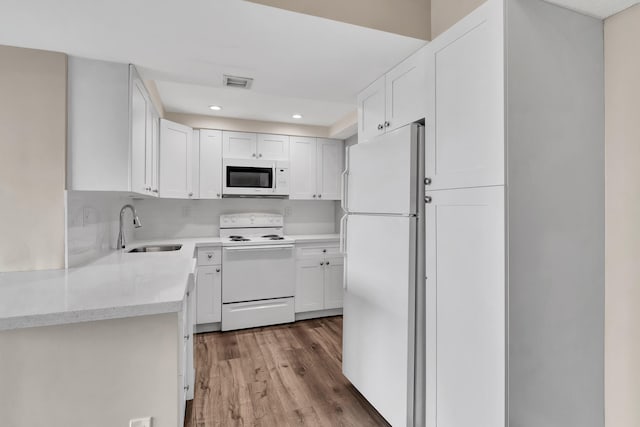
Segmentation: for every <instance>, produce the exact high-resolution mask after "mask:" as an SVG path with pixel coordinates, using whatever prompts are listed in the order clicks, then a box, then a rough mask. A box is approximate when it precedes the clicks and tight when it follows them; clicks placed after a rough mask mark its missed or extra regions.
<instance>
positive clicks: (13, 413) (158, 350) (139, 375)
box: [0, 313, 179, 427]
mask: <svg viewBox="0 0 640 427" xmlns="http://www.w3.org/2000/svg"><path fill="white" fill-rule="evenodd" d="M178 391H179V390H178V317H177V315H176V314H175V313H172V314H163V315H157V316H145V317H135V318H129V319H116V320H104V321H97V322H86V323H76V324H72V325H61V326H47V327H40V328H27V329H18V330H14V331H4V332H0V426H7V427H8V426H11V427H34V426H47V427H71V426H91V427H116V426H117V427H126V426H128V425H129V420H130V419H131V418H138V417H145V416H153V426H154V427H175V426H176V425H177V420H178Z"/></svg>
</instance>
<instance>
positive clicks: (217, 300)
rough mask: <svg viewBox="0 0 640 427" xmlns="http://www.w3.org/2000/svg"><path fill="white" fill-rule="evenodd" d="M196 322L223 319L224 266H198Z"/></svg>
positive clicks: (212, 321)
mask: <svg viewBox="0 0 640 427" xmlns="http://www.w3.org/2000/svg"><path fill="white" fill-rule="evenodd" d="M196 289H197V292H196V295H197V297H196V298H197V303H196V305H197V307H196V323H197V324H198V325H201V324H204V323H216V322H220V321H221V320H222V317H221V316H222V311H221V310H222V266H220V265H216V266H202V267H198V281H197V287H196Z"/></svg>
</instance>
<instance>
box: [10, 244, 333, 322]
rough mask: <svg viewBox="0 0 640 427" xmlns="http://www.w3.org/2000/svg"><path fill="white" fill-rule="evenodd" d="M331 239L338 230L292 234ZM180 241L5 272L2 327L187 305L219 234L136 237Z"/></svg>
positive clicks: (147, 312)
mask: <svg viewBox="0 0 640 427" xmlns="http://www.w3.org/2000/svg"><path fill="white" fill-rule="evenodd" d="M288 237H290V238H293V239H294V240H295V241H296V242H300V243H311V242H330V241H336V240H338V239H339V236H338V235H337V234H320V235H317V234H316V235H295V236H288ZM162 243H179V244H182V245H183V246H182V248H181V249H180V250H178V251H173V252H156V253H126V252H124V251H115V250H114V251H113V252H111V253H109V254H108V255H106V256H104V257H102V258H100V259H98V260H96V261H93V262H91V263H89V264H86V265H83V266H81V267H76V268H70V269H67V270H46V271H28V272H15V273H0V330H9V329H19V328H28V327H35V326H50V325H61V324H67V323H77V322H86V321H92V320H106V319H117V318H123V317H135V316H145V315H151V314H161V313H172V312H179V311H181V310H182V303H183V301H184V296H185V292H186V289H187V284H188V280H189V275H190V274H192V273H193V272H194V269H195V259H194V254H195V248H197V247H203V246H219V245H221V244H222V242H221V240H220V238H219V237H203V238H190V239H185V238H179V239H163V240H154V241H144V242H132V243H131V244H130V245H128V248H135V247H138V246H142V245H145V244H162Z"/></svg>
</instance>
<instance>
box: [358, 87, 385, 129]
mask: <svg viewBox="0 0 640 427" xmlns="http://www.w3.org/2000/svg"><path fill="white" fill-rule="evenodd" d="M385 108H386V106H385V78H384V76H383V77H381V78H379V79H378V80H376V81H375V82H373V83H372V84H371V86H369V87H368V88H366V89H365V90H363V91H362V92H360V94H359V95H358V139H359V140H361V141H363V142H364V141H368V140H369V139H371V138H374V137H376V136H378V135H381V134H383V133H384V121H385V112H384V110H385Z"/></svg>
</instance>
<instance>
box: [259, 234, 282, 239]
mask: <svg viewBox="0 0 640 427" xmlns="http://www.w3.org/2000/svg"><path fill="white" fill-rule="evenodd" d="M273 237H280V236H278V235H277V234H266V235H264V236H262V238H263V239H271V238H273Z"/></svg>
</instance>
